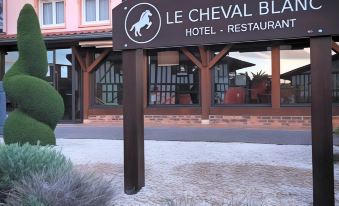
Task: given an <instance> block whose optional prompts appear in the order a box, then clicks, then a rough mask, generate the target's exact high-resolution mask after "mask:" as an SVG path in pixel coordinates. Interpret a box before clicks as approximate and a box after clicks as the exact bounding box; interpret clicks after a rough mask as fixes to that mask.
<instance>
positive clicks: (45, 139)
mask: <svg viewBox="0 0 339 206" xmlns="http://www.w3.org/2000/svg"><path fill="white" fill-rule="evenodd" d="M17 41H18V49H19V59H18V61H16V62H15V64H14V65H13V66H12V68H11V69H10V70H9V71H8V72H7V73H6V75H5V77H4V79H3V81H4V89H5V92H6V94H7V96H8V98H9V99H10V100H11V101H12V102H15V103H17V104H18V109H17V110H16V111H14V112H12V113H11V114H10V115H9V118H8V119H7V121H6V123H5V125H4V140H5V143H6V144H10V143H16V142H17V143H20V144H23V143H26V142H29V143H30V144H36V143H37V142H38V141H40V144H41V145H48V144H50V145H53V144H55V136H54V132H53V130H54V129H55V127H56V124H57V122H58V121H59V120H60V119H61V117H62V115H63V113H64V103H63V100H62V97H61V96H60V95H59V93H58V92H57V91H56V90H55V89H54V88H53V87H52V86H51V85H50V84H49V83H47V82H46V81H44V80H42V79H43V78H44V77H45V76H46V73H47V66H48V64H47V56H46V55H47V52H46V47H45V44H44V41H43V38H42V35H41V31H40V26H39V21H38V18H37V16H36V14H35V11H34V9H33V7H32V6H31V5H29V4H26V5H25V6H24V8H23V9H22V10H21V12H20V15H19V19H18V36H17Z"/></svg>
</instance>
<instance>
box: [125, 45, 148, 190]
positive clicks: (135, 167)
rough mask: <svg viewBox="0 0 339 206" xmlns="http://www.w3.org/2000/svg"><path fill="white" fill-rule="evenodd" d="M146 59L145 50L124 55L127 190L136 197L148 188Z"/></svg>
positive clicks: (128, 52) (128, 51) (127, 52)
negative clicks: (144, 88) (145, 109)
mask: <svg viewBox="0 0 339 206" xmlns="http://www.w3.org/2000/svg"><path fill="white" fill-rule="evenodd" d="M145 61H146V55H145V53H144V51H143V50H141V49H139V50H127V51H123V52H122V68H124V82H123V88H124V90H123V114H124V119H123V124H124V190H125V193H126V194H129V195H132V194H136V193H137V192H138V191H139V190H140V189H141V188H142V187H144V186H145V157H144V105H143V102H144V99H143V95H144V90H143V87H144V83H143V76H144V75H143V73H144V71H145V69H144V68H141V67H143V66H144V65H146V64H145Z"/></svg>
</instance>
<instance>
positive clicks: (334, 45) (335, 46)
mask: <svg viewBox="0 0 339 206" xmlns="http://www.w3.org/2000/svg"><path fill="white" fill-rule="evenodd" d="M332 50H333V51H334V52H335V53H337V54H339V45H338V44H337V43H336V42H335V41H332Z"/></svg>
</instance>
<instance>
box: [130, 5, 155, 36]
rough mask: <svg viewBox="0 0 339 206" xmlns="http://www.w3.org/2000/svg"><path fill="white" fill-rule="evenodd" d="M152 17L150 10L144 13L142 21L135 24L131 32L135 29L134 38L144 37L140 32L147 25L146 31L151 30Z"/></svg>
mask: <svg viewBox="0 0 339 206" xmlns="http://www.w3.org/2000/svg"><path fill="white" fill-rule="evenodd" d="M150 16H152V13H151V12H150V11H149V10H146V11H144V12H142V14H141V16H140V19H139V21H138V22H137V23H135V24H133V26H132V27H131V29H130V31H133V29H134V36H135V37H138V36H142V35H141V33H140V30H141V29H142V28H143V27H145V26H146V25H147V28H146V29H149V28H150V27H151V25H152V22H151V21H150V19H149V17H150Z"/></svg>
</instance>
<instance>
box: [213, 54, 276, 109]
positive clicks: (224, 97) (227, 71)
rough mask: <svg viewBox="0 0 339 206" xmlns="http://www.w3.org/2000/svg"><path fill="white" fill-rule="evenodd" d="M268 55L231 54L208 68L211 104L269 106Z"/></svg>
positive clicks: (269, 79) (269, 57)
mask: <svg viewBox="0 0 339 206" xmlns="http://www.w3.org/2000/svg"><path fill="white" fill-rule="evenodd" d="M270 59H271V55H270V52H246V53H239V52H231V53H230V54H229V55H228V56H226V57H224V58H223V59H221V60H220V62H219V63H218V64H217V65H215V66H214V67H213V69H212V79H213V82H212V84H213V85H212V88H213V94H214V96H213V98H214V99H213V103H214V105H239V104H271V77H270V75H269V74H270V67H271V63H270Z"/></svg>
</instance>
